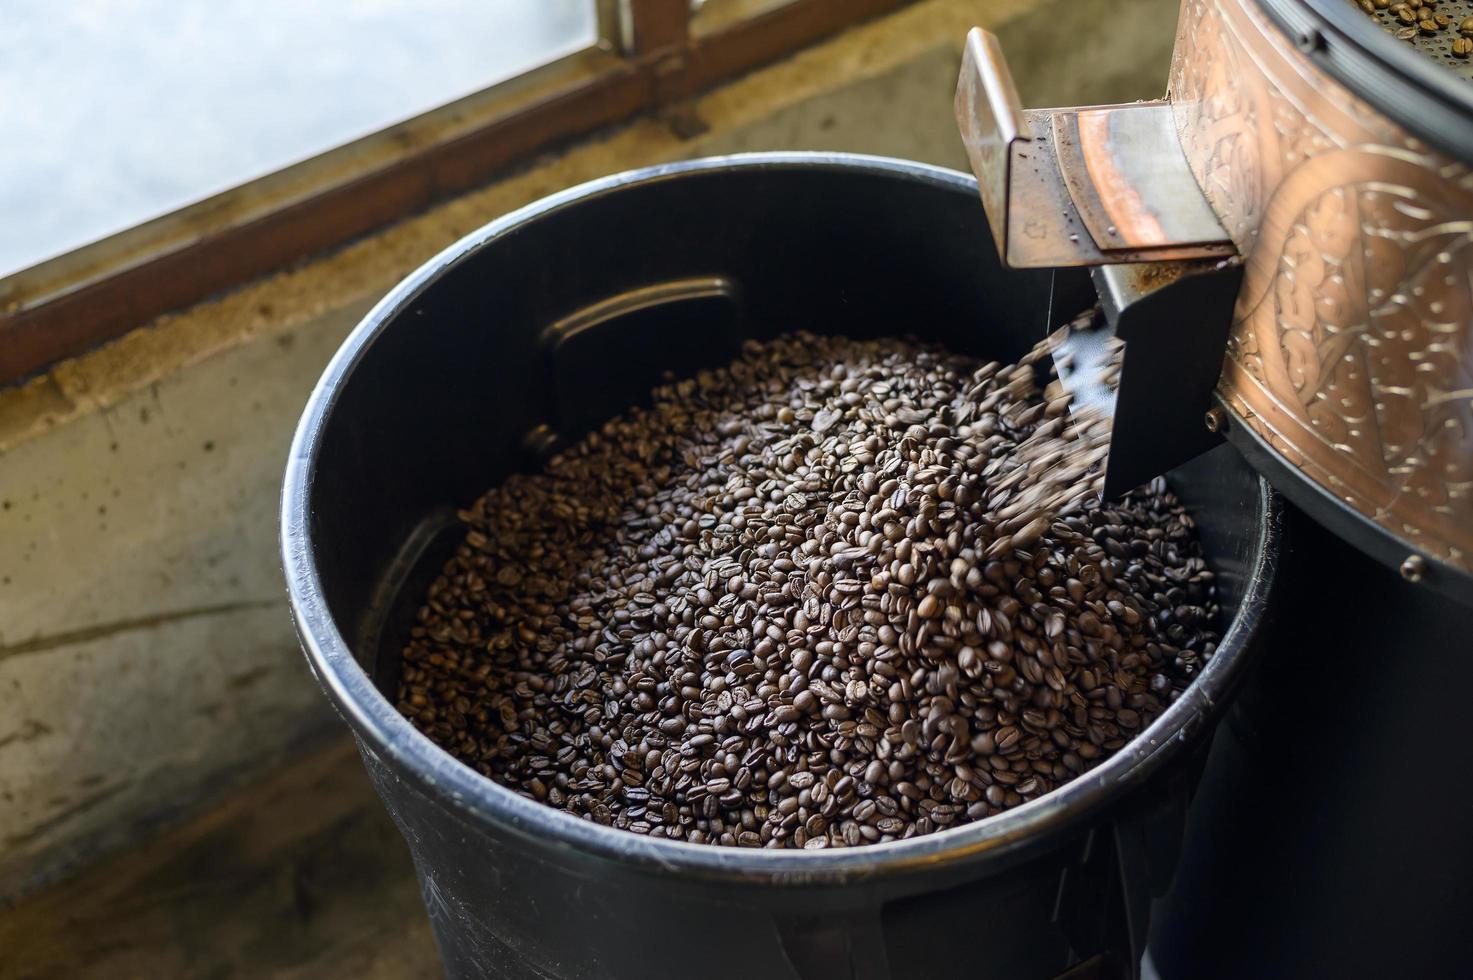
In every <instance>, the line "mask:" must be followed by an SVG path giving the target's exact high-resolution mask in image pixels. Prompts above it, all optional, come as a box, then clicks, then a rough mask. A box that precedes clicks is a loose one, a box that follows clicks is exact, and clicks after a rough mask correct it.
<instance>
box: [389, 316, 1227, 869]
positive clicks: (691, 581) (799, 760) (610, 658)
mask: <svg viewBox="0 0 1473 980" xmlns="http://www.w3.org/2000/svg"><path fill="white" fill-rule="evenodd" d="M1045 354H1046V349H1045V348H1043V347H1040V348H1038V349H1036V350H1035V351H1034V352H1033V353H1032V354H1030V355H1029V357H1028V358H1025V359H1024V361H1023V362H1021V363H1019V364H1017V365H1011V366H1003V365H999V364H996V363H991V364H985V365H984V364H979V363H977V362H976V361H974V360H971V359H968V358H966V357H961V356H957V355H955V354H951V353H947V352H945V351H942V350H939V349H937V348H935V347H930V346H926V345H924V344H919V343H913V342H908V341H897V340H882V341H855V340H846V339H837V338H829V337H816V336H812V335H809V334H801V333H800V334H795V335H790V336H786V337H783V338H780V339H777V340H774V341H771V342H766V343H755V342H754V343H749V344H748V345H747V346H746V348H745V349H744V351H743V354H742V356H741V358H740V359H739V360H737V361H736V362H735V363H733V364H731V365H730V366H729V367H726V368H724V369H722V370H712V371H704V372H701V373H700V374H699V375H697V376H696V377H693V378H690V379H688V380H681V381H672V382H671V383H669V384H666V385H665V386H663V387H661V388H659V389H657V390H656V391H655V392H654V395H653V402H652V405H651V406H650V407H649V408H644V409H636V410H633V411H630V412H628V413H626V414H624V415H623V416H621V417H619V418H616V419H614V420H612V421H610V422H609V423H608V424H606V425H605V426H604V427H603V428H602V429H601V430H599V431H597V432H594V433H591V434H589V435H588V436H586V437H585V438H584V439H582V440H581V441H579V442H578V443H576V444H574V445H572V446H570V447H568V448H567V449H565V450H564V451H562V452H561V453H559V454H558V455H557V456H555V457H554V458H552V459H551V460H550V461H549V462H548V463H547V466H546V468H545V470H544V471H543V472H541V473H537V474H533V475H519V476H514V477H512V478H510V479H508V480H507V481H506V482H505V483H504V484H503V485H501V486H499V487H496V488H495V489H493V490H491V491H490V492H488V493H487V494H486V495H485V496H484V497H482V498H481V499H480V500H478V501H476V502H475V504H474V505H473V506H471V507H470V508H469V509H467V510H465V511H463V512H462V513H461V515H460V516H461V519H462V520H463V521H464V523H465V526H466V534H465V539H464V542H463V543H462V544H461V545H460V546H459V548H458V550H457V551H456V552H455V554H454V556H453V557H452V558H451V559H450V560H449V561H448V563H447V564H446V565H445V566H444V569H443V573H442V574H441V575H440V577H439V578H438V579H437V580H436V581H435V582H434V583H433V585H432V586H431V587H430V590H429V594H428V596H427V598H426V600H425V604H424V606H423V608H422V609H420V611H419V615H418V620H417V623H416V625H415V626H414V627H413V629H412V632H411V636H410V638H409V640H408V643H407V645H406V647H405V648H404V653H403V669H402V683H401V687H400V690H399V694H398V706H399V710H400V711H401V712H402V713H403V714H404V715H405V716H406V717H408V718H409V719H411V720H412V721H413V723H414V724H415V725H416V726H418V727H419V728H420V730H422V731H423V732H425V733H426V734H428V735H429V736H430V737H431V738H433V739H434V740H435V741H436V742H437V743H439V744H440V745H441V746H443V747H444V748H445V749H446V750H447V751H449V752H451V753H452V754H453V755H455V756H456V757H457V758H458V759H460V760H462V761H463V762H465V763H466V764H467V765H469V766H472V767H473V768H475V769H476V770H478V771H479V772H481V773H483V774H485V775H486V776H488V777H490V778H491V779H494V780H496V781H497V782H499V783H501V784H503V785H505V786H508V787H510V788H512V789H514V790H516V791H517V792H519V793H522V794H523V795H525V796H527V797H530V798H532V799H536V800H540V801H542V802H544V803H546V804H547V805H549V806H554V807H559V808H561V809H564V810H566V811H569V812H571V813H574V814H577V815H579V816H581V817H584V818H587V819H589V820H594V821H597V822H599V823H602V824H606V825H609V826H613V827H619V828H623V829H625V830H629V831H633V832H635V833H640V834H647V835H650V836H653V837H665V838H673V839H678V840H683V841H693V842H697V843H709V844H724V845H732V846H742V847H807V848H820V847H837V846H854V845H861V844H867V843H873V842H878V841H891V840H897V839H901V838H909V837H914V836H916V835H920V834H926V833H930V832H932V831H935V830H939V829H942V828H945V827H951V826H956V825H959V824H963V823H967V822H969V821H974V820H980V819H982V818H984V817H986V816H989V815H991V814H995V813H998V812H1000V811H1002V810H1005V809H1007V808H1009V807H1013V806H1017V805H1018V804H1020V803H1022V802H1024V801H1026V800H1032V799H1035V798H1037V797H1039V796H1042V795H1043V794H1045V793H1047V792H1049V791H1050V790H1052V789H1054V788H1055V787H1057V786H1059V785H1061V784H1062V783H1065V782H1067V781H1069V780H1071V779H1073V778H1074V777H1076V776H1078V775H1079V774H1080V773H1083V772H1085V771H1087V770H1089V769H1090V768H1091V767H1093V766H1095V765H1098V764H1099V763H1100V762H1101V761H1102V760H1104V759H1105V758H1107V757H1108V756H1109V755H1110V754H1111V753H1112V752H1114V751H1116V750H1117V749H1119V748H1120V747H1121V746H1122V745H1124V744H1125V743H1126V742H1127V741H1128V740H1130V739H1131V738H1132V737H1134V736H1135V735H1136V734H1137V733H1138V732H1140V731H1141V730H1142V729H1144V728H1145V727H1146V726H1147V725H1149V724H1150V723H1151V721H1152V720H1153V719H1154V718H1155V717H1156V716H1157V715H1158V714H1159V713H1160V712H1161V711H1162V710H1164V708H1165V707H1166V706H1167V705H1168V704H1169V703H1170V702H1171V701H1172V699H1173V698H1175V697H1176V696H1177V694H1178V693H1179V692H1180V691H1181V690H1182V689H1183V688H1184V687H1185V686H1186V685H1187V684H1188V683H1189V682H1190V681H1191V679H1192V677H1193V676H1194V675H1195V674H1196V673H1197V672H1198V671H1199V670H1200V669H1201V667H1202V666H1203V664H1204V662H1205V661H1206V660H1207V659H1208V658H1209V657H1211V655H1212V653H1213V650H1214V647H1215V643H1216V641H1217V634H1216V633H1214V632H1213V624H1214V621H1215V619H1216V616H1217V607H1216V606H1215V604H1214V601H1213V585H1212V573H1211V572H1210V571H1209V570H1208V569H1207V568H1206V567H1205V566H1204V563H1203V560H1202V558H1201V554H1200V551H1199V547H1198V545H1197V542H1196V540H1195V536H1194V532H1193V524H1192V520H1191V518H1190V517H1189V516H1188V515H1187V514H1186V513H1185V512H1184V511H1183V509H1182V507H1181V505H1180V504H1179V503H1178V502H1177V501H1176V500H1175V498H1173V496H1172V495H1171V493H1170V492H1169V491H1168V490H1167V489H1166V487H1165V484H1164V482H1162V481H1157V482H1156V483H1154V484H1152V485H1150V486H1148V487H1143V488H1141V489H1139V490H1137V491H1135V492H1133V493H1131V494H1130V495H1129V496H1128V497H1127V498H1125V499H1124V500H1121V501H1118V502H1112V503H1110V504H1108V505H1100V504H1099V503H1098V501H1096V502H1095V503H1094V504H1093V506H1084V505H1083V504H1082V503H1081V501H1080V498H1079V496H1078V494H1077V493H1076V494H1070V493H1062V494H1061V493H1050V494H1045V495H1043V496H1042V497H1037V495H1035V497H1037V499H1033V500H1032V501H1031V503H1029V504H1028V506H1026V507H1023V508H1021V509H1020V508H1019V507H1017V506H1014V505H1017V504H1018V502H1019V501H1020V500H1023V499H1024V495H1025V494H1026V493H1027V492H1028V491H1029V489H1030V488H1031V487H1033V486H1036V485H1038V484H1039V482H1040V479H1041V477H1042V476H1043V473H1044V472H1050V471H1051V470H1050V467H1057V466H1060V465H1067V464H1064V463H1060V461H1061V460H1066V459H1069V460H1074V461H1075V463H1076V464H1077V463H1078V461H1079V456H1078V454H1077V452H1073V450H1074V449H1077V448H1078V446H1077V445H1076V443H1077V439H1075V437H1074V436H1072V435H1071V429H1070V427H1069V426H1068V425H1067V423H1066V421H1065V415H1066V409H1067V403H1068V399H1067V398H1066V397H1061V395H1060V392H1059V390H1058V388H1057V386H1054V385H1052V384H1051V383H1049V382H1048V380H1047V371H1048V370H1049V367H1048V365H1049V363H1050V362H1049V358H1047V357H1046V356H1044V355H1045ZM1046 393H1047V395H1048V397H1046ZM1025 443H1026V444H1028V445H1029V446H1031V447H1032V452H1031V453H1028V454H1020V453H1018V449H1019V446H1020V445H1022V444H1025ZM1086 448H1087V449H1088V450H1089V451H1092V452H1097V447H1086ZM1054 453H1057V456H1052V454H1054ZM1021 455H1026V458H1027V460H1028V462H1026V463H1023V464H1020V463H1019V461H1018V457H1019V456H1021ZM1040 459H1043V460H1046V461H1047V462H1046V463H1045V464H1044V466H1043V469H1042V471H1038V470H1036V469H1035V466H1036V464H1037V463H1038V461H1039V460H1040ZM1089 466H1090V464H1089V463H1088V461H1087V460H1086V461H1085V463H1084V469H1086V470H1087V469H1089ZM1076 468H1078V466H1077V465H1076ZM1096 469H1097V467H1096ZM1085 478H1086V479H1087V478H1088V476H1087V475H1086V476H1085ZM1044 482H1047V481H1044ZM1057 482H1058V481H1055V483H1057ZM1064 482H1066V483H1067V482H1068V481H1064ZM1044 498H1047V499H1044ZM1050 508H1054V509H1053V510H1050Z"/></svg>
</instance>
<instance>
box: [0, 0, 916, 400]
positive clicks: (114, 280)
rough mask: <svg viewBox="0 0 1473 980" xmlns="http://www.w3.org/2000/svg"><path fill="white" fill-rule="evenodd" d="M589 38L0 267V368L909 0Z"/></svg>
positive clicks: (768, 7)
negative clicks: (45, 256)
mask: <svg viewBox="0 0 1473 980" xmlns="http://www.w3.org/2000/svg"><path fill="white" fill-rule="evenodd" d="M594 2H595V3H596V6H597V12H598V27H599V36H600V40H599V41H598V43H597V44H596V45H595V46H593V47H590V48H586V49H584V50H582V51H579V52H576V53H574V54H572V55H569V56H567V57H563V58H560V59H558V60H556V61H554V62H552V63H550V64H547V65H544V66H542V67H539V68H535V69H532V70H531V71H528V72H525V73H523V74H521V75H518V76H516V77H513V78H511V79H508V80H506V81H503V82H499V83H497V84H495V85H492V86H489V87H488V88H485V89H482V90H480V91H478V92H476V93H474V94H472V95H469V96H466V97H464V98H462V99H458V100H456V101H454V102H450V103H448V104H446V105H443V106H439V107H437V108H434V109H431V110H429V111H428V112H424V113H421V114H420V115H417V116H415V117H413V118H411V119H408V120H406V121H404V122H402V123H398V124H396V125H393V126H389V127H387V128H385V129H382V130H380V131H378V132H376V133H373V134H371V135H369V136H365V137H363V138H361V139H357V140H354V141H352V142H350V143H347V144H344V145H342V146H339V147H336V148H334V149H331V150H328V151H326V152H324V153H321V154H317V155H315V156H312V157H309V158H308V159H306V160H304V161H302V162H300V163H297V164H293V165H291V166H289V167H286V168H284V169H281V170H278V171H275V172H273V173H270V174H267V175H265V176H263V177H260V178H257V179H255V180H251V181H247V182H245V183H243V184H240V185H237V186H236V187H233V188H231V189H229V190H226V191H224V192H222V193H220V194H216V195H214V196H212V197H209V198H206V199H204V200H201V201H198V202H196V203H194V204H190V205H187V206H185V207H183V208H180V209H179V210H176V211H173V212H170V213H168V214H165V215H163V216H162V217H159V218H155V219H153V220H151V221H147V222H144V223H142V224H139V225H135V226H133V227H131V228H128V229H126V230H124V231H121V232H119V233H117V234H114V235H111V236H109V237H107V238H104V239H101V240H99V241H97V242H94V243H92V244H89V245H85V246H83V247H81V248H78V249H75V250H73V251H70V252H67V253H64V254H62V255H59V256H57V257H55V258H52V259H49V260H45V261H43V262H40V263H38V264H37V265H33V266H30V267H28V268H26V269H22V270H21V271H19V272H16V273H14V274H12V275H9V276H6V277H5V278H3V279H0V384H6V383H11V382H14V381H18V380H21V379H24V378H26V377H28V376H31V375H34V374H37V373H39V372H41V371H44V370H45V369H47V368H48V367H50V366H51V365H53V364H55V363H56V362H57V361H60V360H63V359H65V358H68V357H73V356H76V355H78V354H81V353H83V352H85V351H87V350H89V349H91V348H93V347H95V346H97V345H99V344H102V343H105V342H106V341H108V340H112V339H114V338H116V337H119V336H121V335H122V334H124V333H127V332H128V331H130V330H132V329H135V328H136V327H139V326H142V325H143V324H145V323H147V322H149V321H150V320H152V319H153V318H155V317H157V316H159V315H161V314H163V313H167V312H169V311H171V310H176V309H180V308H182V307H185V306H189V305H191V304H193V303H196V302H199V301H200V300H203V299H205V298H207V297H209V296H212V295H215V294H218V293H221V292H223V291H225V290H228V289H231V288H233V287H236V286H239V285H241V284H243V283H245V282H247V281H249V280H251V279H255V278H257V277H259V276H262V275H265V274H267V273H269V272H271V271H273V270H276V269H280V268H283V267H285V266H288V265H290V264H292V263H293V262H297V261H300V260H302V259H304V258H307V257H309V256H311V255H315V254H319V253H321V252H324V251H327V250H329V249H332V248H334V247H337V246H340V245H342V244H344V243H346V242H348V241H350V240H352V239H354V238H357V237H359V236H362V235H364V234H367V233H369V232H372V231H374V230H375V229H379V228H382V227H384V226H386V225H389V224H391V223H393V222H394V221H397V220H399V219H401V218H403V217H405V216H407V215H410V214H413V213H414V212H416V211H420V210H423V209H424V208H426V207H429V206H430V205H432V204H434V203H436V202H438V201H442V200H445V199H447V198H449V197H452V196H454V195H456V194H459V193H463V192H465V191H467V190H470V189H471V188H474V187H476V186H478V185H481V184H484V183H486V182H487V181H489V180H490V179H492V178H493V177H495V176H496V175H497V174H498V173H502V172H504V171H505V170H507V169H508V168H509V167H512V166H515V165H516V164H518V163H522V162H525V161H527V160H529V159H531V158H533V157H535V156H536V155H537V154H539V153H541V152H544V151H546V150H547V149H548V148H550V147H552V146H555V145H558V144H559V143H562V142H566V141H568V140H570V139H572V138H574V137H578V136H582V135H586V134H588V133H590V132H593V131H595V130H597V129H599V128H601V127H604V126H608V125H610V124H613V123H616V122H619V121H621V120H624V119H628V118H629V117H631V116H634V115H636V114H638V113H641V112H646V111H649V110H653V109H659V108H661V107H662V106H667V105H670V104H671V103H675V102H679V101H680V100H682V99H686V98H689V97H690V96H692V95H695V94H696V93H698V92H701V91H704V90H706V89H709V88H711V87H712V86H715V85H717V84H719V83H721V82H723V81H726V80H728V79H731V78H734V77H736V76H738V75H741V74H743V73H745V72H747V71H750V70H752V69H754V68H756V67H759V66H760V65H763V64H766V63H768V62H771V61H773V60H776V59H777V58H780V57H782V56H783V55H785V54H788V53H790V52H792V51H795V50H797V49H799V48H802V47H804V46H806V45H809V44H811V43H813V42H815V41H817V40H820V39H822V38H824V37H827V36H829V35H832V34H834V33H836V32H838V31H840V30H842V29H844V28H846V27H849V26H851V25H853V24H856V23H859V22H861V21H864V20H868V19H870V18H873V17H875V16H878V15H880V14H884V13H887V12H890V11H892V10H895V9H898V8H900V7H902V6H905V5H907V4H909V3H912V2H914V0H786V2H783V3H780V4H775V3H773V0H706V2H705V3H704V4H701V5H700V10H699V13H698V14H697V15H695V16H694V17H693V16H692V13H691V8H692V4H691V2H690V0H594Z"/></svg>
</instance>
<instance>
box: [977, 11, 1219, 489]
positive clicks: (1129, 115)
mask: <svg viewBox="0 0 1473 980" xmlns="http://www.w3.org/2000/svg"><path fill="white" fill-rule="evenodd" d="M956 116H957V122H958V124H959V125H960V128H961V133H962V140H963V143H964V144H965V146H966V150H967V156H968V158H969V160H970V161H971V165H972V171H973V173H974V174H975V175H976V177H977V184H978V191H979V193H980V195H981V198H982V204H983V207H984V208H985V209H986V211H987V218H988V223H989V225H990V226H991V228H992V234H993V238H994V240H995V242H996V244H997V249H998V254H999V255H1000V256H1001V257H1002V259H1003V262H1004V263H1005V264H1007V265H1009V266H1011V267H1013V268H1053V269H1055V276H1054V282H1055V287H1054V302H1053V303H1052V304H1051V306H1052V309H1051V311H1050V315H1049V320H1050V326H1051V327H1052V326H1057V325H1058V324H1060V323H1063V322H1067V320H1068V319H1069V318H1070V316H1072V314H1073V313H1075V312H1077V311H1078V310H1079V309H1080V308H1081V307H1083V306H1086V305H1088V304H1089V303H1091V302H1093V296H1091V295H1090V294H1091V293H1093V294H1097V295H1098V297H1099V301H1100V304H1101V307H1102V309H1103V310H1104V313H1105V321H1106V323H1105V325H1104V326H1103V327H1102V328H1101V329H1100V330H1096V331H1090V332H1088V333H1072V334H1071V335H1070V337H1069V339H1068V340H1066V341H1065V342H1064V343H1063V344H1062V345H1061V346H1060V347H1059V349H1057V350H1056V351H1055V360H1056V362H1058V363H1059V365H1060V376H1061V378H1062V380H1063V381H1064V384H1065V387H1066V388H1067V389H1068V390H1069V392H1070V394H1071V396H1072V399H1073V403H1074V404H1075V406H1076V407H1082V406H1084V405H1091V406H1093V407H1094V408H1096V409H1097V410H1099V411H1100V412H1101V413H1103V414H1104V415H1105V416H1107V417H1109V418H1111V420H1112V425H1111V440H1110V453H1109V457H1108V462H1107V465H1106V471H1105V486H1104V493H1105V496H1106V497H1112V496H1116V495H1118V494H1120V493H1124V492H1125V491H1127V490H1129V489H1131V488H1132V487H1135V486H1138V485H1139V484H1141V483H1143V482H1145V481H1146V480H1149V479H1150V478H1152V477H1154V476H1157V475H1159V474H1161V473H1164V472H1165V471H1167V470H1169V469H1171V468H1173V467H1175V466H1177V465H1179V464H1181V463H1183V462H1186V461H1187V460H1189V459H1191V458H1192V457H1194V456H1196V455H1198V454H1199V453H1201V452H1204V451H1205V450H1207V449H1209V448H1211V447H1212V446H1213V445H1214V444H1215V443H1216V442H1217V440H1218V439H1219V437H1218V436H1217V435H1215V434H1214V433H1212V432H1209V431H1208V430H1207V428H1206V426H1204V425H1203V418H1204V415H1205V413H1206V412H1207V411H1208V409H1209V408H1210V407H1211V404H1212V391H1213V388H1214V387H1215V386H1216V384H1217V380H1218V377H1219V375H1220V374H1221V371H1222V360H1223V353H1224V350H1225V348H1226V344H1227V334H1228V328H1229V327H1230V325H1231V320H1232V309H1233V302H1234V299H1235V297H1236V295H1237V292H1238V287H1239V285H1240V283H1241V279H1242V269H1241V265H1240V262H1239V260H1238V256H1237V252H1236V249H1235V248H1234V246H1233V244H1232V242H1231V241H1230V240H1229V238H1228V234H1227V232H1226V231H1225V230H1224V229H1223V227H1222V224H1221V223H1220V222H1219V220H1218V218H1217V215H1216V213H1215V212H1214V211H1213V209H1212V206H1211V204H1210V203H1209V202H1208V200H1207V198H1206V196H1205V195H1204V194H1203V193H1202V190H1201V188H1200V187H1199V186H1198V184H1197V181H1196V178H1195V177H1194V176H1193V175H1192V172H1191V169H1190V167H1189V166H1188V164H1187V160H1186V157H1185V155H1184V154H1183V153H1182V149H1181V144H1180V142H1179V140H1178V138H1177V134H1176V128H1175V123H1174V121H1173V118H1172V108H1171V104H1170V102H1168V101H1165V100H1161V101H1155V102H1136V103H1131V104H1129V105H1114V106H1094V107H1086V108H1063V109H1035V110H1025V109H1023V107H1022V105H1021V103H1020V100H1019V98H1018V92H1017V88H1016V87H1015V85H1014V83H1013V79H1012V73H1011V72H1010V71H1009V70H1008V66H1007V61H1006V59H1005V58H1004V57H1003V53H1002V49H1001V47H1000V46H999V44H998V41H997V38H996V37H995V36H994V35H992V34H990V33H988V32H987V31H984V30H982V29H981V28H973V30H972V31H971V33H970V34H969V35H968V36H967V44H966V50H965V54H964V56H963V62H962V72H961V78H960V79H959V81H958V83H957V91H956ZM1082 267H1093V268H1092V269H1091V270H1090V272H1089V276H1088V280H1091V281H1092V283H1091V282H1089V281H1086V276H1085V274H1084V271H1083V268H1082ZM1091 284H1092V286H1093V288H1092V289H1091V288H1090V285H1091ZM1086 296H1088V297H1089V298H1088V299H1085V298H1084V297H1086ZM1110 336H1115V337H1118V338H1119V339H1120V340H1121V341H1123V342H1124V345H1125V346H1124V362H1123V364H1122V366H1121V368H1120V374H1119V378H1118V385H1107V384H1105V383H1103V379H1102V378H1101V377H1100V374H1099V371H1100V368H1101V367H1102V365H1103V363H1104V361H1105V358H1103V357H1102V355H1101V351H1102V347H1101V345H1102V343H1103V342H1104V341H1106V340H1108V338H1109V337H1110Z"/></svg>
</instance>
